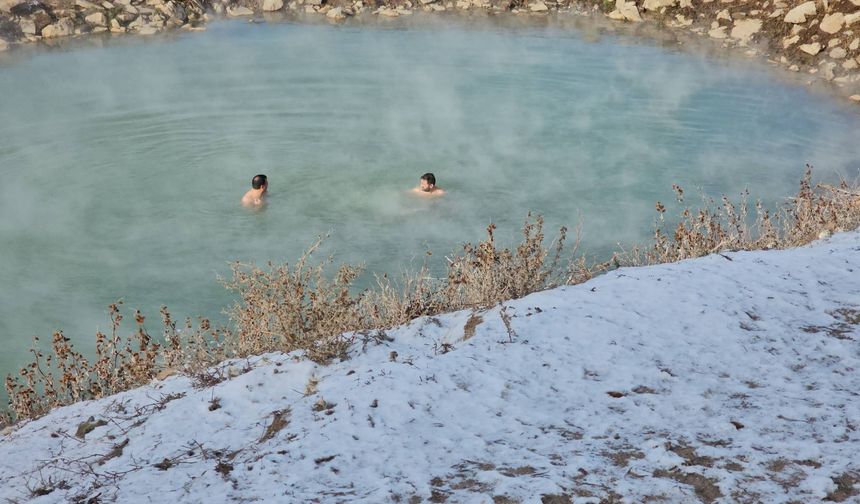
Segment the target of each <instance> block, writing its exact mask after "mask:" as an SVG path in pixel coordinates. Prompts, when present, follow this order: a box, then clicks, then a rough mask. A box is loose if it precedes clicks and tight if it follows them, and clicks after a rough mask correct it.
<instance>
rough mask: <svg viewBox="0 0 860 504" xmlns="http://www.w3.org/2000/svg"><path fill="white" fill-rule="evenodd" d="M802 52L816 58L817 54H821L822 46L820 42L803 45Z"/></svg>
mask: <svg viewBox="0 0 860 504" xmlns="http://www.w3.org/2000/svg"><path fill="white" fill-rule="evenodd" d="M800 50H801V51H803V52H805V53H806V54H811V55H813V56H815V55H816V54H818V53H820V52H821V44H819V43H818V42H813V43H811V44H803V45H802V46H800Z"/></svg>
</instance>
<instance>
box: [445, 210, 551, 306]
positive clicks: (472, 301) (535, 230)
mask: <svg viewBox="0 0 860 504" xmlns="http://www.w3.org/2000/svg"><path fill="white" fill-rule="evenodd" d="M543 222H544V221H543V217H542V216H540V215H538V216H536V217H535V216H532V214H531V213H529V215H528V218H527V219H526V222H525V224H524V225H523V229H522V232H523V241H522V242H521V243H520V244H519V245H517V247H516V248H515V249H514V250H511V249H508V248H499V247H498V246H497V244H496V241H495V236H494V231H495V229H496V226H495V225H493V224H490V225H489V226H488V227H487V239H486V240H484V241H482V242H480V243H478V244H477V245H472V244H471V243H466V244H465V245H464V246H463V253H462V254H461V255H459V256H455V257H453V258H450V259H449V261H448V277H447V281H446V285H445V286H444V287H443V289H442V292H443V296H444V299H445V301H446V304H447V307H448V308H451V309H461V308H466V307H487V306H493V305H495V304H496V303H499V302H501V301H505V300H508V299H518V298H521V297H523V296H525V295H527V294H531V293H532V292H537V291H539V290H543V289H545V288H547V287H548V286H551V285H554V283H553V282H552V280H555V279H556V274H557V273H558V265H559V261H560V259H561V255H562V252H563V249H564V241H565V238H566V233H567V229H566V228H561V229H560V230H559V236H558V237H557V238H556V239H555V241H554V244H553V245H552V246H551V249H552V250H553V255H552V258H551V260H550V261H549V262H547V257H549V254H550V249H548V248H547V247H545V246H544V243H543V241H544V234H543Z"/></svg>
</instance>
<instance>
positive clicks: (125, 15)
mask: <svg viewBox="0 0 860 504" xmlns="http://www.w3.org/2000/svg"><path fill="white" fill-rule="evenodd" d="M114 19H115V20H119V21H120V22H121V23H124V24H129V23H131V22H132V21H134V20H135V19H137V15H135V14H132V13H131V12H120V13H119V14H117V15H116V16H114Z"/></svg>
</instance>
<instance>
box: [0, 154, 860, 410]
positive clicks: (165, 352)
mask: <svg viewBox="0 0 860 504" xmlns="http://www.w3.org/2000/svg"><path fill="white" fill-rule="evenodd" d="M675 193H676V196H677V197H678V199H679V201H683V194H684V192H683V190H682V189H681V188H680V187H677V186H675ZM754 209H755V213H754V216H751V215H750V212H749V208H748V204H747V195H746V193H744V194H743V195H742V196H741V199H740V201H739V202H738V203H733V202H731V201H730V200H729V199H727V198H725V197H723V198H722V199H721V200H719V203H717V202H715V201H713V200H705V203H704V205H703V207H702V208H700V209H697V210H690V209H689V208H687V209H685V210H683V212H682V213H681V218H680V220H679V222H678V223H677V225H675V226H674V230H673V231H672V232H668V231H666V219H665V207H664V206H663V205H662V204H660V203H659V202H658V203H657V211H658V216H657V224H656V226H655V231H654V238H653V242H652V243H650V244H648V245H640V246H636V247H633V248H632V250H631V251H621V252H619V253H616V254H613V256H612V257H611V258H610V259H609V260H607V261H603V262H591V261H588V260H587V259H586V257H585V256H584V255H583V256H577V250H578V248H579V243H580V232H579V230H578V231H577V239H576V242H575V244H574V246H573V247H572V249H571V251H570V252H569V253H565V250H564V247H565V239H566V233H567V230H566V229H565V228H561V229H560V231H559V235H558V236H557V238H556V239H555V240H554V241H553V242H552V243H551V244H550V245H549V246H545V245H544V241H545V237H544V233H543V224H544V221H543V218H542V217H541V216H540V215H538V216H533V215H532V214H529V216H528V218H527V219H526V221H525V224H524V225H523V228H522V233H523V238H522V241H521V242H520V243H519V244H517V246H516V247H514V248H505V247H501V246H499V244H498V243H497V241H496V237H495V234H494V232H495V229H496V227H495V226H494V225H490V226H489V227H488V228H487V238H486V239H485V240H484V241H482V242H479V243H478V244H476V245H473V244H471V243H467V244H465V245H464V246H463V248H462V250H461V251H460V252H459V253H455V254H453V255H452V256H450V257H448V258H447V263H448V270H447V274H446V275H445V277H443V278H439V279H435V278H432V277H430V276H429V275H428V271H429V270H428V267H427V265H426V264H425V265H424V266H423V267H422V268H421V269H420V270H419V271H417V272H415V273H409V272H407V273H404V274H403V276H402V278H401V279H399V280H397V281H395V280H393V279H391V278H390V277H389V276H387V275H383V276H381V277H376V284H375V286H374V288H371V289H366V290H361V291H356V289H355V287H354V282H355V280H356V278H357V277H358V276H359V275H360V274H361V272H362V268H361V267H359V266H354V265H342V266H340V267H339V268H338V269H337V271H336V273H335V274H334V275H333V277H332V278H329V277H328V276H327V275H326V272H327V271H328V270H329V269H330V268H331V267H332V259H331V257H328V258H326V259H324V260H322V261H320V262H317V263H313V262H311V259H312V255H313V254H314V253H315V252H317V251H318V249H319V247H320V244H321V242H322V239H319V240H317V241H316V242H315V243H314V244H313V245H312V246H311V247H310V248H309V249H308V250H307V251H306V252H305V253H304V254H303V255H302V257H301V258H300V259H299V260H298V261H297V262H296V264H295V265H294V266H292V267H291V266H290V265H289V264H282V265H275V264H272V263H268V264H267V267H266V268H265V269H263V268H259V267H257V266H255V265H253V264H241V263H235V264H234V265H233V267H232V278H231V279H229V280H223V283H224V285H225V286H226V287H227V288H228V289H231V290H234V291H236V292H237V293H238V297H239V299H238V300H237V302H236V303H235V304H234V305H233V306H232V308H231V309H230V310H229V312H228V313H229V315H230V318H231V320H232V323H233V327H231V328H218V329H216V328H213V327H212V326H211V324H210V322H209V320H207V319H204V318H201V319H199V321H198V322H197V323H196V324H195V323H193V322H192V321H191V320H190V319H188V320H186V321H185V325H184V327H183V328H181V329H179V328H178V327H177V324H176V323H175V322H174V321H173V320H172V318H171V316H170V313H169V312H168V311H167V309H166V308H163V309H162V312H161V314H162V325H163V328H164V329H163V334H162V342H161V343H157V342H153V340H152V338H151V337H150V335H149V334H148V333H147V331H146V330H145V329H144V317H143V315H142V314H140V313H139V312H136V313H135V316H134V319H135V323H136V329H135V331H134V332H133V333H132V334H131V335H130V336H128V337H126V338H122V337H120V336H119V328H120V324H121V322H122V320H123V316H122V315H121V313H120V310H119V303H117V304H113V305H111V306H110V311H109V314H110V319H111V322H112V324H111V325H112V329H111V334H110V335H105V334H101V333H98V334H97V335H96V357H95V361H93V362H92V363H91V362H89V361H88V360H87V358H86V357H84V356H83V355H82V354H80V353H78V352H76V351H75V350H74V348H73V347H72V344H71V342H70V341H69V338H67V337H65V336H64V335H63V333H62V332H56V333H54V335H53V338H52V341H51V348H50V349H49V350H47V351H44V352H43V351H42V350H41V349H39V348H35V349H33V350H32V352H33V362H31V363H30V364H28V365H27V366H26V367H24V368H23V369H21V371H20V373H19V376H18V377H17V378H13V377H12V376H9V377H7V378H6V389H7V391H8V392H9V396H10V403H9V405H10V407H11V412H12V413H13V415H14V417H15V418H17V419H18V420H21V419H26V418H33V417H37V416H40V415H42V414H44V413H46V412H47V411H49V410H50V409H51V408H53V407H55V406H60V405H64V404H70V403H73V402H76V401H80V400H85V399H95V398H99V397H104V396H106V395H109V394H113V393H116V392H119V391H122V390H127V389H130V388H133V387H136V386H139V385H142V384H145V383H147V382H149V381H150V380H152V379H153V378H154V377H156V376H159V373H161V372H164V371H169V372H183V373H186V374H192V375H197V376H200V377H202V378H207V377H206V370H207V369H208V368H210V367H211V366H212V365H214V364H217V363H219V362H222V361H224V360H226V359H229V358H234V357H244V356H248V355H255V354H261V353H265V352H271V351H283V352H291V351H295V350H300V351H303V352H304V355H305V356H307V357H308V358H310V359H313V360H315V361H317V362H327V361H330V360H331V359H336V358H344V357H345V356H346V354H347V350H348V349H349V347H350V345H352V343H353V341H354V340H355V337H356V336H357V335H361V334H368V331H367V330H369V329H379V330H384V329H386V328H389V327H394V326H397V325H400V324H403V323H405V322H407V321H409V320H412V319H414V318H416V317H420V316H424V315H436V314H439V313H443V312H449V311H454V310H460V309H464V308H485V307H489V306H494V305H496V304H498V303H500V302H502V301H505V300H508V299H516V298H520V297H523V296H525V295H527V294H530V293H533V292H536V291H540V290H543V289H547V288H551V287H554V286H556V285H559V284H576V283H581V282H584V281H586V280H588V279H590V278H592V277H594V276H595V275H598V274H600V273H603V272H605V271H607V270H610V269H613V268H616V267H619V266H624V265H642V264H655V263H666V262H673V261H678V260H682V259H688V258H692V257H699V256H703V255H707V254H711V253H714V252H720V251H723V250H754V249H771V248H787V247H794V246H798V245H803V244H805V243H808V242H810V241H812V240H814V239H816V238H818V237H820V236H821V235H822V233H825V234H826V233H832V232H837V231H840V230H849V229H855V228H857V227H858V226H860V190H858V188H857V184H853V185H850V184H848V183H847V182H845V181H842V182H841V183H840V184H839V185H838V186H835V187H834V186H826V185H818V186H813V185H812V183H811V169H810V168H809V167H807V171H806V173H805V175H804V177H803V180H802V181H801V184H800V191H799V192H798V194H797V195H796V196H794V197H793V198H791V199H790V200H789V202H788V203H787V204H786V205H784V206H783V207H781V208H778V209H777V210H776V211H775V212H773V214H772V213H771V212H769V211H768V210H767V209H765V208H764V207H763V206H762V205H761V203H756V204H755V206H754ZM564 257H567V262H566V263H565V264H564V265H563V264H562V259H563V258H564ZM505 315H506V313H504V311H503V316H505ZM506 325H507V323H506ZM508 330H509V334H510V336H511V338H513V336H514V334H513V332H512V329H511V328H510V326H508ZM359 331H360V332H359ZM380 334H383V333H382V332H380ZM363 341H364V342H365V343H366V342H367V341H368V339H367V338H365V339H364V340H363ZM37 342H38V339H37ZM210 378H211V377H210ZM219 379H221V378H219ZM210 382H211V379H210ZM201 383H206V380H205V379H201ZM13 415H10V414H9V413H8V412H0V425H2V424H3V423H9V422H11V420H12V419H13Z"/></svg>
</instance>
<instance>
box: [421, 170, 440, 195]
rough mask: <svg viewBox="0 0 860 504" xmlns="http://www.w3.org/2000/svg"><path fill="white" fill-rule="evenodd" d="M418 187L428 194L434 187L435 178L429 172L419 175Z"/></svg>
mask: <svg viewBox="0 0 860 504" xmlns="http://www.w3.org/2000/svg"><path fill="white" fill-rule="evenodd" d="M418 187H419V188H420V189H421V190H422V191H424V192H430V191H432V190H433V189H434V188H435V187H436V176H435V175H433V174H432V173H430V172H427V173H425V174H424V175H421V179H420V180H419V181H418Z"/></svg>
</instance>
